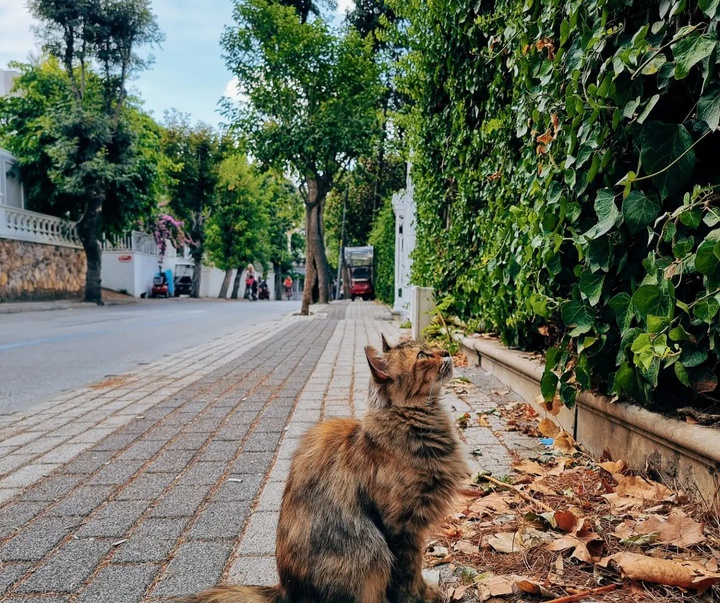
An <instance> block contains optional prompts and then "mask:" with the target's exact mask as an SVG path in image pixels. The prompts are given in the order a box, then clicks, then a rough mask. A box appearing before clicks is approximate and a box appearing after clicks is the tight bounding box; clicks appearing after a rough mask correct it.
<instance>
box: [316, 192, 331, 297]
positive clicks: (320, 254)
mask: <svg viewBox="0 0 720 603" xmlns="http://www.w3.org/2000/svg"><path fill="white" fill-rule="evenodd" d="M324 207H325V199H324V198H323V199H322V200H321V202H320V203H319V204H318V206H317V208H316V212H315V221H316V229H315V232H314V233H313V236H315V270H316V271H317V279H318V289H319V291H318V303H320V304H326V303H328V300H329V299H330V297H329V294H328V292H329V291H330V268H329V267H328V259H327V253H326V252H325V238H324V236H323V232H324V230H325V228H324V219H323V208H324Z"/></svg>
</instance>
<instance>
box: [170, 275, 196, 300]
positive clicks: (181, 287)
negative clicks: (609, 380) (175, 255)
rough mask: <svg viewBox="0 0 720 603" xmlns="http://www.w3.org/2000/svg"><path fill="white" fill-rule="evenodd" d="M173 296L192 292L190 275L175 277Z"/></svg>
mask: <svg viewBox="0 0 720 603" xmlns="http://www.w3.org/2000/svg"><path fill="white" fill-rule="evenodd" d="M174 280H175V297H180V296H181V295H191V294H192V277H191V276H176V277H175V279H174Z"/></svg>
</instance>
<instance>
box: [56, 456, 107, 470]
mask: <svg viewBox="0 0 720 603" xmlns="http://www.w3.org/2000/svg"><path fill="white" fill-rule="evenodd" d="M112 456H113V452H112V451H110V450H103V451H99V450H90V451H88V452H85V453H83V454H81V455H80V456H78V457H77V458H75V459H74V460H73V461H71V462H70V463H67V464H65V465H63V466H62V467H61V468H60V470H59V472H60V473H83V474H87V473H94V472H95V471H97V470H98V469H100V468H101V467H103V466H105V464H106V463H108V462H109V461H110V459H111V458H112Z"/></svg>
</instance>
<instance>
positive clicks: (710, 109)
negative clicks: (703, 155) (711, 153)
mask: <svg viewBox="0 0 720 603" xmlns="http://www.w3.org/2000/svg"><path fill="white" fill-rule="evenodd" d="M718 2H720V0H718ZM698 118H699V119H701V120H703V121H704V122H705V123H706V124H707V125H708V128H710V129H711V130H713V131H714V130H716V129H717V127H718V124H720V83H718V82H713V83H712V84H711V85H710V86H708V88H707V90H705V93H704V94H703V95H702V96H701V97H700V100H699V101H698Z"/></svg>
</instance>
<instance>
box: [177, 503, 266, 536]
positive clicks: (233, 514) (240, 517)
mask: <svg viewBox="0 0 720 603" xmlns="http://www.w3.org/2000/svg"><path fill="white" fill-rule="evenodd" d="M251 503H252V500H250V499H247V500H242V501H236V502H220V503H215V502H211V503H209V504H207V505H205V507H204V508H203V510H202V511H201V512H200V514H199V515H198V517H197V520H196V522H195V524H194V525H193V527H192V528H191V529H190V532H189V533H188V539H190V540H220V539H223V538H229V539H233V540H234V539H235V538H237V537H238V536H239V534H240V532H241V531H242V527H243V525H244V524H245V520H246V519H247V516H248V513H249V511H250V505H251Z"/></svg>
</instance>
